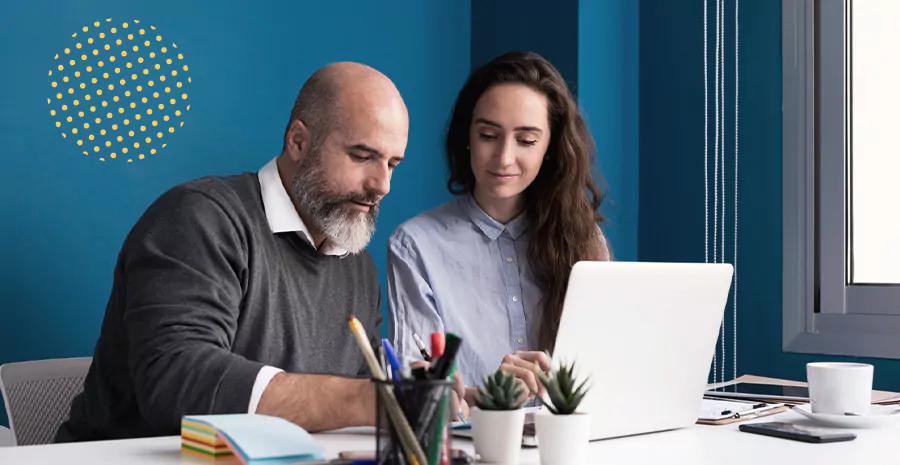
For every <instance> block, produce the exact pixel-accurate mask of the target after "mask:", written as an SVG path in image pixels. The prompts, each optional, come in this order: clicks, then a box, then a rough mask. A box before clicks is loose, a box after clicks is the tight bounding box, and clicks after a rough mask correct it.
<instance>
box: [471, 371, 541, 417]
mask: <svg viewBox="0 0 900 465" xmlns="http://www.w3.org/2000/svg"><path fill="white" fill-rule="evenodd" d="M483 381H484V386H481V387H479V388H478V395H477V396H475V405H476V406H477V407H478V408H480V409H481V410H517V409H520V408H522V405H523V404H524V403H525V401H526V400H528V396H526V395H525V394H526V392H527V391H526V390H525V388H524V387H522V386H521V385H520V384H519V383H517V382H516V377H515V376H513V375H511V374H509V373H507V372H505V371H500V370H497V371H495V372H494V374H492V375H489V376H485V377H484V380H483Z"/></svg>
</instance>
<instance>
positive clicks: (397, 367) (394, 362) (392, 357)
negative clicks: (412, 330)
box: [381, 339, 403, 381]
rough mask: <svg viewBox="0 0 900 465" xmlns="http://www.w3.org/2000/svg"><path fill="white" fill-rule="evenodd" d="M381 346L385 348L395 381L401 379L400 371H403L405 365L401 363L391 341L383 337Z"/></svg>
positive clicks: (385, 354)
mask: <svg viewBox="0 0 900 465" xmlns="http://www.w3.org/2000/svg"><path fill="white" fill-rule="evenodd" d="M381 347H382V348H383V350H384V358H386V359H387V362H388V364H390V365H391V373H392V374H393V378H394V381H400V372H401V371H403V365H401V364H400V359H398V358H397V353H396V352H394V347H393V346H392V345H391V341H389V340H387V339H382V340H381Z"/></svg>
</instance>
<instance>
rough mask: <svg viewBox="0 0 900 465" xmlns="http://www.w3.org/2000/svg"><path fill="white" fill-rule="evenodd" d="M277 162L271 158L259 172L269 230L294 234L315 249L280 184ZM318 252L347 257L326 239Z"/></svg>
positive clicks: (345, 252)
mask: <svg viewBox="0 0 900 465" xmlns="http://www.w3.org/2000/svg"><path fill="white" fill-rule="evenodd" d="M277 160H278V157H275V158H273V159H272V160H271V161H269V163H266V166H263V167H262V169H261V170H259V188H260V190H262V201H263V207H264V208H265V210H266V220H267V221H268V222H269V228H271V229H272V233H273V234H278V233H284V232H296V233H297V234H298V235H299V236H300V237H301V238H302V239H303V240H305V241H306V242H308V243H309V244H310V245H312V246H313V248H316V244H315V243H314V242H313V240H312V235H311V234H310V233H309V228H307V227H306V224H305V223H303V220H302V219H301V218H300V215H299V214H298V213H297V208H295V207H294V202H292V201H291V197H290V196H289V195H288V192H287V190H286V189H285V188H284V184H283V183H282V182H281V176H280V175H279V174H278V164H277V163H276V161H277ZM319 252H320V253H322V254H325V255H338V256H345V255H347V251H346V250H344V249H342V248H340V247H337V246H334V245H332V244H331V242H330V241H329V240H327V239H326V240H325V243H324V244H323V245H322V248H321V249H320V250H319Z"/></svg>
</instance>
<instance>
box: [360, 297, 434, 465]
mask: <svg viewBox="0 0 900 465" xmlns="http://www.w3.org/2000/svg"><path fill="white" fill-rule="evenodd" d="M350 332H351V333H353V337H354V338H355V339H356V343H357V344H359V348H360V350H362V353H363V358H365V359H366V363H367V364H368V365H369V370H371V371H372V376H373V377H374V378H375V379H377V380H380V381H385V382H387V381H388V380H387V378H386V377H385V375H384V372H383V371H382V370H381V367H380V366H379V365H378V360H376V358H375V352H373V351H372V346H371V345H370V343H369V338H368V336H366V330H365V328H363V327H362V324H361V323H360V322H359V320H357V319H356V317H354V316H352V315H351V316H350ZM376 386H377V388H378V391H379V394H381V396H382V398H383V400H384V404H385V408H386V409H387V412H388V416H389V417H390V419H391V421H392V422H393V423H394V426H395V427H396V428H397V436H398V437H399V438H400V445H401V446H402V447H403V450H404V452H405V453H406V456H407V460H409V462H410V463H411V464H412V465H426V464H427V458H426V457H425V452H424V451H423V450H422V446H421V445H420V444H419V442H418V441H416V437H415V435H414V434H413V430H412V427H411V426H410V425H409V421H408V420H407V419H406V416H404V415H403V410H402V409H400V403H399V402H397V397H395V396H394V391H393V389H392V388H391V387H390V386H388V385H385V384H380V383H378V384H376Z"/></svg>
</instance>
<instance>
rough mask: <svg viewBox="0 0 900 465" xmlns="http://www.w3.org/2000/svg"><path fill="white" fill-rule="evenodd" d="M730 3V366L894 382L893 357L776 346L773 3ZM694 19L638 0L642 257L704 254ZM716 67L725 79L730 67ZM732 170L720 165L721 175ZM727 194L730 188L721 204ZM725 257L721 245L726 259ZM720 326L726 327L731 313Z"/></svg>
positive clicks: (661, 3)
mask: <svg viewBox="0 0 900 465" xmlns="http://www.w3.org/2000/svg"><path fill="white" fill-rule="evenodd" d="M711 3H712V2H711ZM740 6H741V11H740V20H741V24H740V27H741V30H740V38H741V42H740V44H741V46H740V59H741V61H740V69H741V76H740V86H741V87H740V94H741V99H740V173H739V174H740V192H739V201H740V214H741V217H740V224H739V241H738V244H739V246H738V247H739V250H738V253H739V262H738V277H739V278H738V279H739V288H738V327H739V334H738V342H739V346H738V371H739V374H743V373H751V374H757V375H763V376H772V377H778V378H786V379H795V380H804V379H805V378H806V372H805V366H806V363H808V362H811V361H821V360H861V361H864V362H868V363H873V364H875V367H876V368H875V387H876V388H878V389H889V390H895V391H897V390H900V369H898V368H900V363H898V362H897V361H895V360H872V359H850V358H844V357H833V356H828V357H822V356H814V355H801V354H790V353H784V352H783V351H782V349H781V344H782V340H781V339H782V338H781V332H782V290H781V280H782V246H781V239H782V220H781V214H782V211H781V199H782V192H781V175H782V172H781V163H782V146H781V144H782V139H781V131H782V126H781V125H782V115H781V2H780V1H779V0H755V1H743V2H741V3H740ZM726 8H727V11H729V14H728V15H727V17H726V23H728V24H729V26H728V27H727V28H726V29H725V34H726V36H727V37H728V38H729V39H728V41H727V43H728V44H732V40H731V38H732V37H733V34H734V28H733V16H731V15H732V13H731V12H733V11H734V3H733V1H729V2H728V5H727V6H726ZM702 18H703V2H702V1H700V0H694V1H691V2H687V1H680V2H671V1H669V0H642V1H641V11H640V31H641V32H640V35H641V38H640V43H641V56H640V81H641V82H640V143H641V159H640V200H641V205H640V225H641V228H640V240H639V257H640V259H641V260H647V261H649V260H660V261H703V259H704V256H703V251H704V230H703V225H704V208H703V205H704V190H703V132H702V131H703V81H702V76H703V30H702ZM731 47H732V46H731V45H729V53H731V52H730V51H731V50H733V48H731ZM710 56H711V57H712V55H710ZM710 60H712V58H710ZM728 60H729V61H728V62H730V63H732V65H729V66H733V61H730V59H728ZM710 63H712V61H710ZM726 70H727V71H728V72H727V73H726V79H727V81H726V82H728V83H731V82H733V68H732V69H730V70H729V68H728V66H726ZM726 94H727V95H729V97H728V99H729V103H728V105H727V114H729V115H733V106H732V103H730V102H731V101H732V100H733V97H732V96H733V87H731V85H730V84H729V89H728V91H727V92H726ZM729 118H730V116H729ZM730 124H731V123H729V125H730ZM726 146H727V147H733V146H734V140H733V139H731V138H729V139H727V140H726ZM729 153H730V152H729ZM729 159H731V158H730V155H729ZM732 177H733V172H732V171H731V169H730V167H729V169H728V170H727V171H726V179H732ZM729 186H731V184H730V183H729ZM730 188H731V187H729V189H730ZM732 201H733V198H732V197H731V194H730V193H729V195H728V196H727V197H726V202H729V203H730V202H732ZM729 224H731V223H730V222H729ZM726 230H728V228H726ZM731 254H732V251H731V250H730V248H726V256H729V257H730V256H731ZM726 325H727V326H728V327H729V328H730V325H731V321H730V320H729V321H727V322H726ZM729 345H730V338H729ZM728 356H729V357H730V356H731V351H730V349H729V351H728ZM727 374H728V376H730V374H731V369H730V367H729V369H728V370H727Z"/></svg>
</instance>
